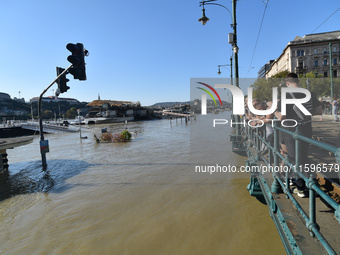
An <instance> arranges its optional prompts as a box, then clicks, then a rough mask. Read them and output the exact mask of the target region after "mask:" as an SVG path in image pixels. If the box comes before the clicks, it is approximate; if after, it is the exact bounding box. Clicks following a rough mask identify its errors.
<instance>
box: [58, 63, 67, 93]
mask: <svg viewBox="0 0 340 255" xmlns="http://www.w3.org/2000/svg"><path fill="white" fill-rule="evenodd" d="M64 71H65V69H64V68H61V67H57V76H58V75H59V74H61V73H62V72H64ZM68 81H70V80H69V79H67V78H66V73H65V74H64V75H63V76H61V77H60V78H59V79H58V80H57V83H58V88H59V92H60V93H64V92H66V91H67V90H68V89H69V88H70V87H69V86H67V82H68Z"/></svg>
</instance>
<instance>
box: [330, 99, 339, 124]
mask: <svg viewBox="0 0 340 255" xmlns="http://www.w3.org/2000/svg"><path fill="white" fill-rule="evenodd" d="M332 114H333V116H334V121H339V117H338V100H336V97H333V100H332Z"/></svg>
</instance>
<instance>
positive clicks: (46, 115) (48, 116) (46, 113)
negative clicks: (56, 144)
mask: <svg viewBox="0 0 340 255" xmlns="http://www.w3.org/2000/svg"><path fill="white" fill-rule="evenodd" d="M42 117H43V119H52V118H53V112H52V111H50V110H45V111H44V112H43V114H42Z"/></svg>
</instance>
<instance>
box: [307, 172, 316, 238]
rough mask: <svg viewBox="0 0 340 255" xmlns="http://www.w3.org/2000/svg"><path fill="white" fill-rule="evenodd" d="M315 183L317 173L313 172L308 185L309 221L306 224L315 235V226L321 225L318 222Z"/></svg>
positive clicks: (311, 233)
mask: <svg viewBox="0 0 340 255" xmlns="http://www.w3.org/2000/svg"><path fill="white" fill-rule="evenodd" d="M313 184H316V180H315V174H311V175H310V176H309V180H308V182H307V185H306V186H307V187H308V189H309V221H308V222H307V223H306V225H307V228H308V230H309V233H310V235H311V236H314V235H315V234H314V232H313V227H316V228H317V229H319V226H318V225H317V224H316V199H315V197H316V196H315V190H314V189H313V187H312V186H313Z"/></svg>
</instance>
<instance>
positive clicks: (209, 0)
mask: <svg viewBox="0 0 340 255" xmlns="http://www.w3.org/2000/svg"><path fill="white" fill-rule="evenodd" d="M216 1H217V0H203V1H201V2H199V3H200V6H202V17H201V18H200V19H198V21H199V22H201V23H202V25H205V24H206V23H207V22H208V21H209V18H207V16H206V15H205V9H204V5H217V6H220V7H223V8H224V9H226V10H227V11H228V12H229V14H230V15H231V16H232V24H231V26H232V28H233V33H232V34H231V35H232V36H230V35H229V43H230V44H231V45H232V47H233V53H234V72H235V85H236V86H237V87H239V79H238V78H239V74H238V49H239V48H238V46H237V29H236V1H237V0H232V14H231V12H230V11H229V9H228V8H227V7H225V6H224V5H221V4H218V3H214V2H216ZM233 119H235V120H236V123H240V116H239V115H233ZM240 134H241V130H240V125H236V135H235V137H234V138H232V137H231V138H232V139H233V151H236V150H239V151H241V150H243V149H244V148H241V147H242V143H241V142H240V141H241V135H240ZM237 147H238V148H237ZM234 148H235V150H234Z"/></svg>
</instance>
